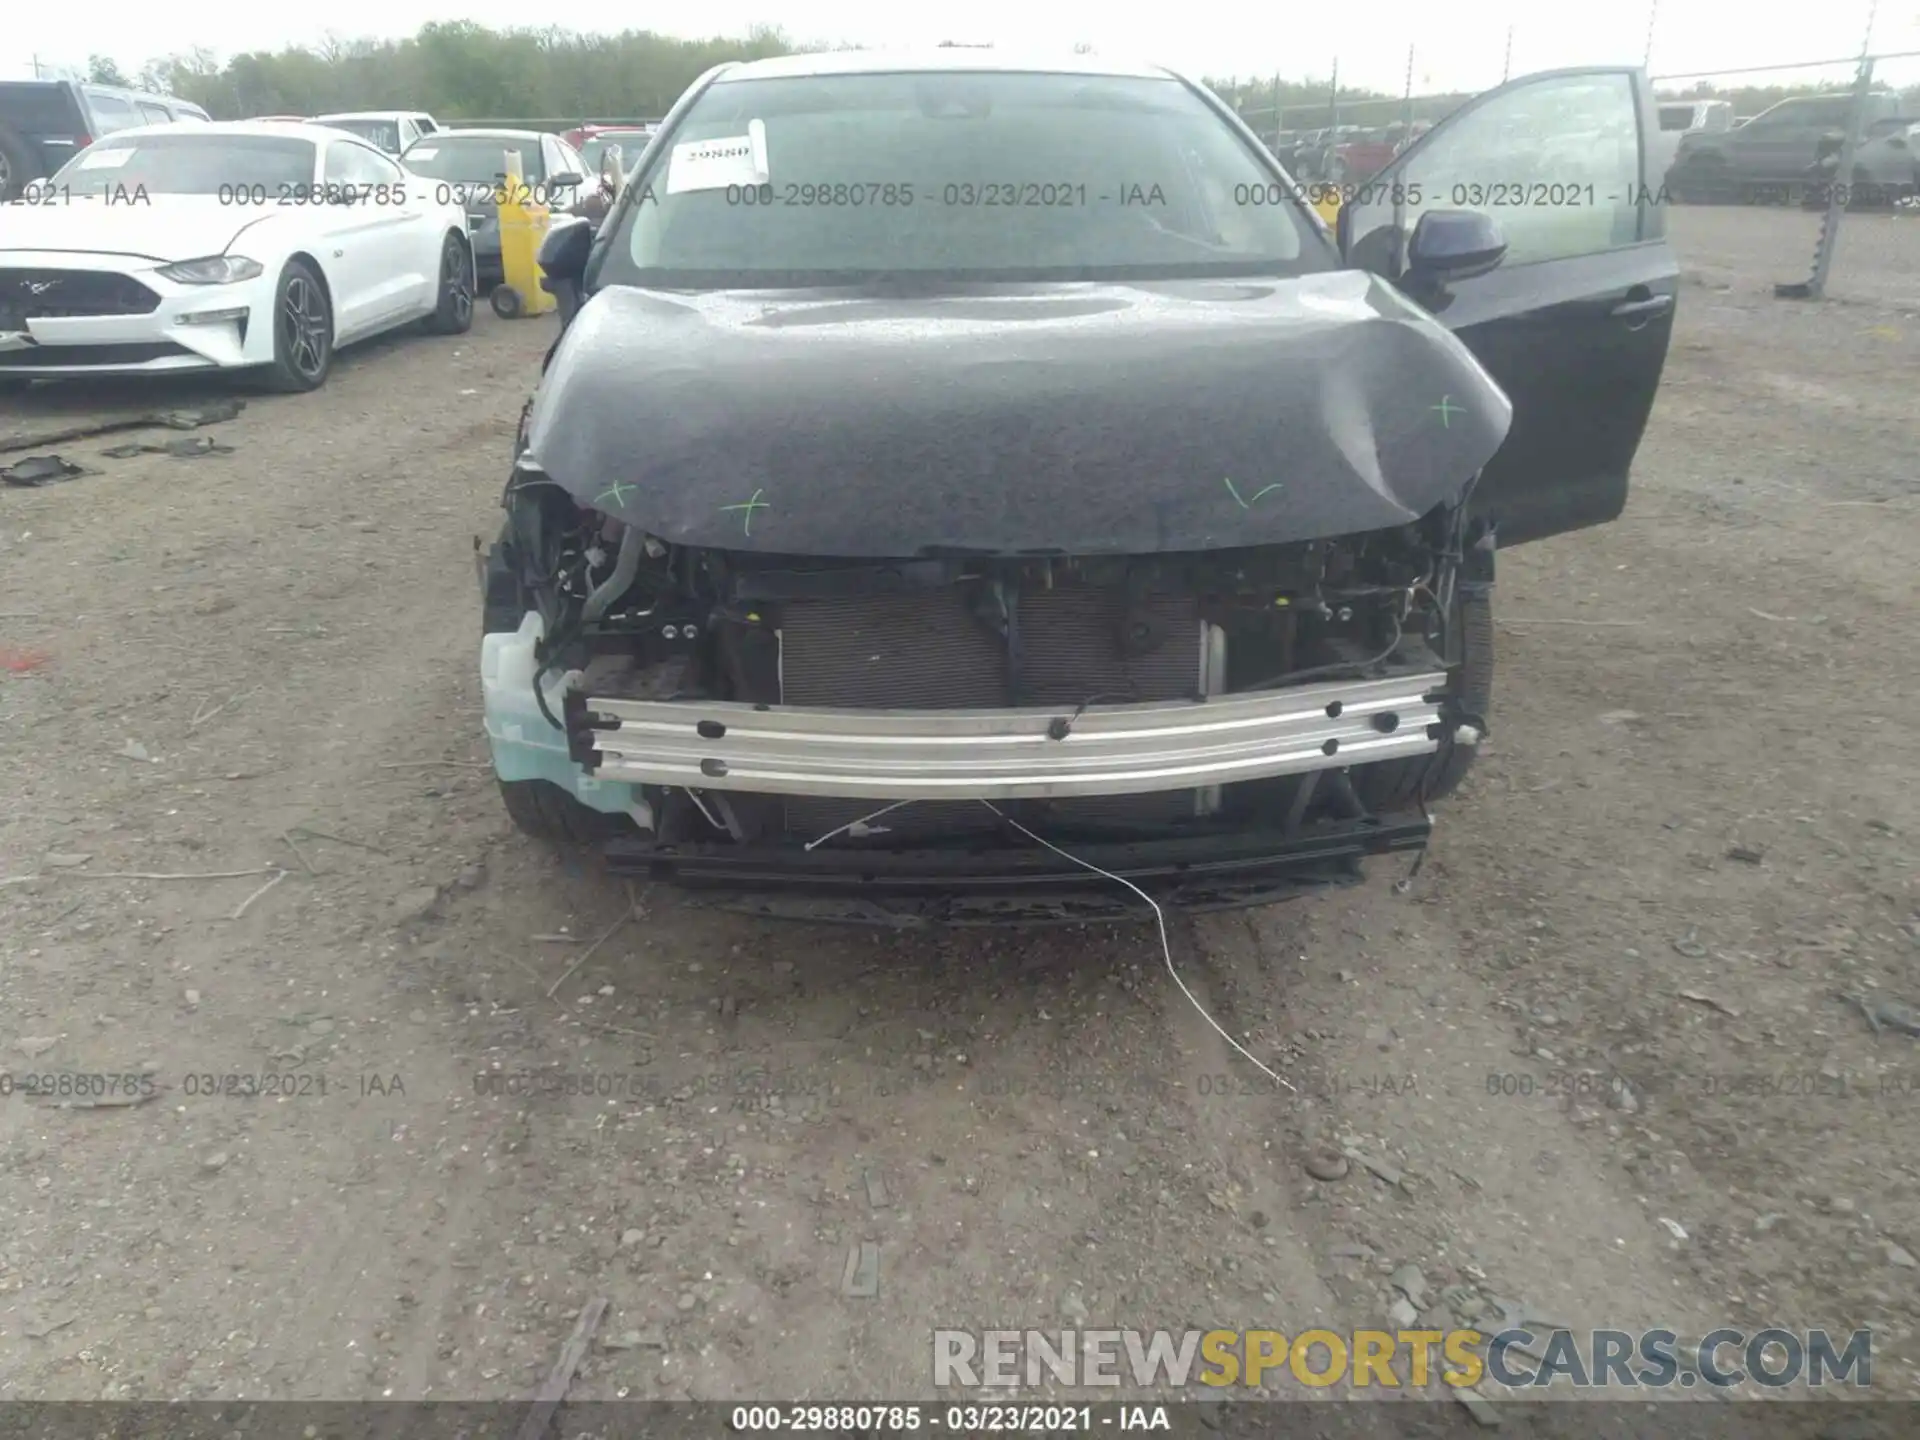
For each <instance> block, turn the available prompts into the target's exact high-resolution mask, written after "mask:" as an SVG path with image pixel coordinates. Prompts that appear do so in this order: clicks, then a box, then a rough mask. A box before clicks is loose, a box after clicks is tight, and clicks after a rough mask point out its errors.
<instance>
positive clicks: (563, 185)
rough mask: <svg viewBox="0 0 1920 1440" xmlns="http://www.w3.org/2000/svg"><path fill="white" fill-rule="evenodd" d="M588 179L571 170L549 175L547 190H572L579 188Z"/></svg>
mask: <svg viewBox="0 0 1920 1440" xmlns="http://www.w3.org/2000/svg"><path fill="white" fill-rule="evenodd" d="M586 178H587V177H586V176H584V175H576V174H575V173H574V172H573V171H571V170H562V171H561V172H560V173H559V174H558V175H549V176H548V177H547V188H548V189H549V190H572V189H575V188H576V187H578V186H579V184H580V182H581V181H582V180H584V179H586Z"/></svg>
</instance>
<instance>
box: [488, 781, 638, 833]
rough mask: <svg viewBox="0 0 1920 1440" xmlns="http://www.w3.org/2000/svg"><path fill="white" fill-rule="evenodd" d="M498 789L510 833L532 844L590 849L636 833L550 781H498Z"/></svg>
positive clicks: (621, 819)
mask: <svg viewBox="0 0 1920 1440" xmlns="http://www.w3.org/2000/svg"><path fill="white" fill-rule="evenodd" d="M499 785H500V800H501V803H503V804H504V805H505V806H506V807H507V818H508V819H509V820H511V821H513V827H514V829H516V830H518V831H519V832H520V833H521V834H522V835H530V836H532V837H533V838H534V839H535V840H553V841H557V842H559V843H560V844H563V845H593V844H597V843H598V842H600V841H602V840H612V839H614V838H615V837H616V836H620V835H631V834H634V833H636V831H635V827H634V825H633V822H632V821H630V820H628V819H627V817H626V816H624V815H608V814H606V813H605V812H604V811H600V810H594V809H590V808H589V807H587V806H585V805H582V804H581V803H580V802H579V801H578V800H576V799H574V798H573V796H571V795H569V794H568V793H567V792H566V791H564V790H562V789H561V788H560V787H559V786H558V785H555V784H554V783H553V782H552V781H551V780H501V781H499Z"/></svg>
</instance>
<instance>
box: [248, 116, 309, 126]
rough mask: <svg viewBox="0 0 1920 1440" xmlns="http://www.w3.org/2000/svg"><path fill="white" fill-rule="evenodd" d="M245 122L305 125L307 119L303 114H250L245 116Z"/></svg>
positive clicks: (252, 123) (253, 123)
mask: <svg viewBox="0 0 1920 1440" xmlns="http://www.w3.org/2000/svg"><path fill="white" fill-rule="evenodd" d="M247 123H248V124H249V125H305V124H307V123H308V121H307V117H306V116H304V115H250V116H248V117H247Z"/></svg>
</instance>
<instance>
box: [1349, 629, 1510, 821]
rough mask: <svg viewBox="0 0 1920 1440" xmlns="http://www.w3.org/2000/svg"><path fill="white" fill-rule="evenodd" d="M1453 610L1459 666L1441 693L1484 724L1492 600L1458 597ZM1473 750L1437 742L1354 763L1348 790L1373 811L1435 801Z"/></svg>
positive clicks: (1468, 765)
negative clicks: (1421, 750)
mask: <svg viewBox="0 0 1920 1440" xmlns="http://www.w3.org/2000/svg"><path fill="white" fill-rule="evenodd" d="M1456 608H1457V616H1458V620H1457V623H1458V624H1459V626H1460V664H1459V666H1458V667H1457V668H1456V669H1455V670H1454V671H1453V673H1452V674H1451V675H1450V676H1448V681H1447V692H1448V695H1449V698H1451V699H1452V700H1453V702H1454V703H1455V704H1456V705H1457V706H1458V707H1459V709H1460V710H1461V711H1462V712H1464V713H1465V714H1467V715H1476V716H1479V717H1480V719H1481V721H1482V722H1484V721H1485V720H1486V717H1487V713H1488V711H1489V710H1490V709H1491V708H1492V705H1493V601H1492V599H1491V598H1490V597H1488V596H1485V595H1472V596H1462V597H1460V599H1459V600H1458V601H1457V602H1456ZM1478 749H1479V747H1478V746H1477V745H1459V744H1452V745H1442V746H1441V748H1440V749H1439V750H1438V751H1436V752H1435V753H1434V754H1432V755H1416V756H1413V757H1411V758H1409V759H1406V760H1382V761H1380V762H1379V763H1377V764H1373V765H1361V766H1358V767H1356V768H1355V769H1354V771H1353V772H1352V774H1353V788H1354V793H1355V794H1357V795H1358V796H1359V797H1360V803H1361V804H1363V805H1365V806H1366V807H1367V809H1369V810H1371V811H1373V812H1374V813H1376V814H1380V813H1385V812H1389V811H1395V810H1408V809H1411V808H1412V807H1413V806H1415V805H1417V804H1419V803H1420V801H1421V800H1422V799H1426V800H1438V799H1439V798H1440V797H1441V796H1443V795H1447V794H1450V793H1452V792H1453V791H1454V790H1456V789H1458V788H1459V786H1460V782H1461V781H1462V780H1464V779H1465V778H1466V776H1467V771H1468V770H1470V769H1472V768H1473V757H1474V754H1475V752H1476V751H1477V750H1478ZM1423 785H1424V789H1423V788H1422V787H1423Z"/></svg>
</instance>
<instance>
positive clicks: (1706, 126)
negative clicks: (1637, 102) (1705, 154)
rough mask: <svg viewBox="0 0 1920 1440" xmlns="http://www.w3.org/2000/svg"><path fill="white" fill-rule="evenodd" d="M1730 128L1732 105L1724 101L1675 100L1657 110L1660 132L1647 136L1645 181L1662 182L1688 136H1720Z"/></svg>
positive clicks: (1650, 182) (1656, 183)
mask: <svg viewBox="0 0 1920 1440" xmlns="http://www.w3.org/2000/svg"><path fill="white" fill-rule="evenodd" d="M1731 129H1733V105H1732V103H1731V102H1729V101H1726V100H1675V101H1670V102H1668V103H1666V104H1663V105H1662V106H1661V107H1660V131H1659V133H1658V134H1657V135H1650V136H1648V137H1647V141H1648V144H1647V181H1648V183H1649V184H1654V185H1658V184H1661V183H1662V182H1664V181H1665V179H1666V175H1667V172H1668V171H1669V170H1671V169H1672V168H1673V162H1674V158H1675V157H1676V156H1677V155H1679V153H1680V142H1681V140H1682V139H1683V138H1684V137H1685V136H1688V135H1721V134H1725V133H1726V132H1727V131H1729V130H1731Z"/></svg>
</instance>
